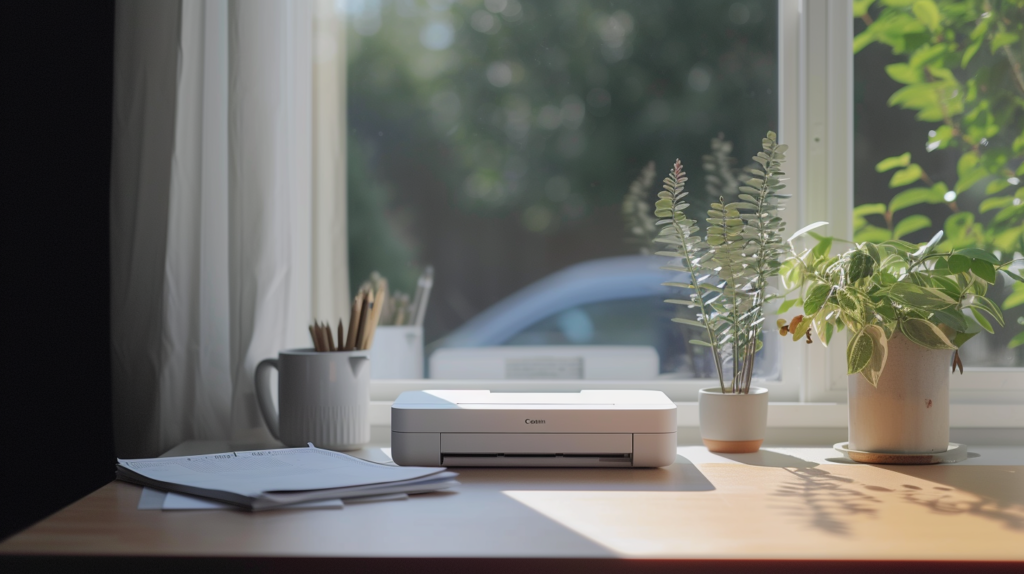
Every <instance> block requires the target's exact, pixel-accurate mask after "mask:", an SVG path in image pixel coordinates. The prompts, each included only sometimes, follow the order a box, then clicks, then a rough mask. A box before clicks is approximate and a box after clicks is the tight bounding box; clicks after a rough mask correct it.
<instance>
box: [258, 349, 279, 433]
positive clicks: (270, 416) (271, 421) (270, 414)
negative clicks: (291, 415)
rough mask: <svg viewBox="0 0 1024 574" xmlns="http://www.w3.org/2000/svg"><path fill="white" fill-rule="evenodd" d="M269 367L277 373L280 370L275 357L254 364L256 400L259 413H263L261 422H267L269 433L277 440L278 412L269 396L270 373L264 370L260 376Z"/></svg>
mask: <svg viewBox="0 0 1024 574" xmlns="http://www.w3.org/2000/svg"><path fill="white" fill-rule="evenodd" d="M270 367H273V368H274V369H275V370H276V371H277V372H278V373H280V372H281V369H280V368H279V367H278V366H277V359H263V360H262V361H260V364H258V365H256V402H258V403H259V404H260V413H261V414H262V415H263V422H265V423H267V429H268V430H269V431H270V434H271V435H273V437H274V438H276V439H277V440H281V437H280V436H279V435H278V429H279V426H278V412H277V409H275V408H274V399H273V397H271V396H270V373H269V372H266V373H264V375H263V376H262V377H261V376H260V373H263V372H264V371H265V370H266V369H268V368H270Z"/></svg>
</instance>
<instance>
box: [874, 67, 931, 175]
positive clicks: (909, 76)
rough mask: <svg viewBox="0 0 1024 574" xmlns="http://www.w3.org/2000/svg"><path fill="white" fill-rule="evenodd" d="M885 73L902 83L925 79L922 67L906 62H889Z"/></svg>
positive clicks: (876, 167) (912, 82)
mask: <svg viewBox="0 0 1024 574" xmlns="http://www.w3.org/2000/svg"><path fill="white" fill-rule="evenodd" d="M885 73H886V74H889V77H890V78H892V79H893V80H896V81H897V82H899V83H901V84H914V83H917V82H920V81H922V80H923V79H924V78H923V76H922V75H921V68H918V67H916V66H911V65H910V64H904V63H899V64H889V65H888V66H886V67H885ZM904 155H907V156H909V155H910V154H904ZM897 157H901V156H897ZM890 159H891V158H890ZM882 161H885V160H882ZM903 165H906V164H903ZM875 169H876V170H878V171H879V172H882V171H888V169H892V168H888V169H879V168H878V166H875Z"/></svg>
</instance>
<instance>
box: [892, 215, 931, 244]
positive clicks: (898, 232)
mask: <svg viewBox="0 0 1024 574" xmlns="http://www.w3.org/2000/svg"><path fill="white" fill-rule="evenodd" d="M931 226H932V220H931V219H928V217H926V216H924V215H921V214H919V213H915V214H914V215H911V216H909V217H905V218H903V219H901V220H900V221H899V223H897V224H896V226H895V227H894V228H893V230H892V237H893V239H899V238H901V237H903V236H904V235H910V234H911V233H913V232H915V231H920V230H922V229H928V228H929V227H931Z"/></svg>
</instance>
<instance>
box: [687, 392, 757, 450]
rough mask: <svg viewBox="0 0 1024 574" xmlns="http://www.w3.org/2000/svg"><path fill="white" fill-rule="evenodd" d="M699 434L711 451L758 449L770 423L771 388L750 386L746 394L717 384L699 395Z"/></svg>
mask: <svg viewBox="0 0 1024 574" xmlns="http://www.w3.org/2000/svg"><path fill="white" fill-rule="evenodd" d="M697 407H698V410H699V412H700V437H701V439H702V440H703V441H704V446H706V447H707V448H708V450H710V451H711V452H736V453H738V452H757V450H758V449H760V448H761V443H762V442H764V433H765V428H766V427H767V426H768V389H763V388H760V387H750V393H748V394H745V395H735V394H729V393H726V394H722V391H721V390H720V389H718V388H717V387H712V388H708V389H701V390H700V394H698V395H697Z"/></svg>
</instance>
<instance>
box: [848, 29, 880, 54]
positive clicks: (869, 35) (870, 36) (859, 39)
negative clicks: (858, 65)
mask: <svg viewBox="0 0 1024 574" xmlns="http://www.w3.org/2000/svg"><path fill="white" fill-rule="evenodd" d="M874 41H875V35H874V30H872V29H871V28H870V27H868V29H867V30H864V31H863V32H861V33H860V34H857V36H856V37H854V39H853V53H854V54H856V53H857V52H860V51H861V50H863V49H864V47H865V46H867V45H868V44H870V43H872V42H874Z"/></svg>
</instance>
